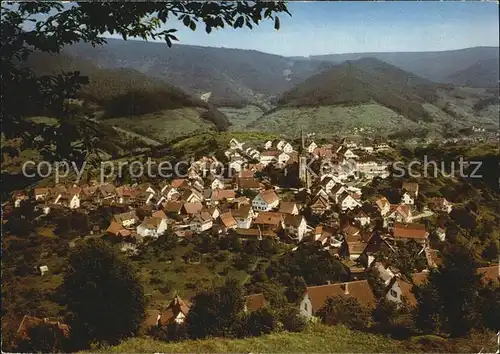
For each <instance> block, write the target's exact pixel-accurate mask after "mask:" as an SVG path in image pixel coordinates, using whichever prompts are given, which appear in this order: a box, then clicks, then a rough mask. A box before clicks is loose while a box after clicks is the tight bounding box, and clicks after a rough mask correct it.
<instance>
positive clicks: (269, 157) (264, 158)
mask: <svg viewBox="0 0 500 354" xmlns="http://www.w3.org/2000/svg"><path fill="white" fill-rule="evenodd" d="M280 154H281V151H279V150H267V151H264V152H262V154H260V160H259V162H260V163H261V164H262V165H264V166H267V165H269V164H270V163H271V162H273V161H277V160H278V156H279V155H280Z"/></svg>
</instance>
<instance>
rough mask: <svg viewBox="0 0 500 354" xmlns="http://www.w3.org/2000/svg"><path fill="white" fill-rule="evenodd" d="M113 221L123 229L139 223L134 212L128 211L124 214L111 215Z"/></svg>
mask: <svg viewBox="0 0 500 354" xmlns="http://www.w3.org/2000/svg"><path fill="white" fill-rule="evenodd" d="M113 220H114V221H116V222H117V223H119V224H120V225H122V226H123V227H130V226H133V225H134V224H135V223H136V222H138V221H139V218H138V217H137V215H136V213H135V211H129V212H126V213H121V214H115V215H113Z"/></svg>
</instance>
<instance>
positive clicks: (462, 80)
mask: <svg viewBox="0 0 500 354" xmlns="http://www.w3.org/2000/svg"><path fill="white" fill-rule="evenodd" d="M499 65H500V62H499V59H498V58H491V59H485V60H481V61H478V62H477V63H475V64H474V65H471V66H469V67H468V68H466V69H464V70H460V71H457V72H456V73H454V74H452V75H449V76H448V77H447V78H446V81H447V82H450V83H453V84H455V85H460V86H472V87H498V80H499V77H498V67H499Z"/></svg>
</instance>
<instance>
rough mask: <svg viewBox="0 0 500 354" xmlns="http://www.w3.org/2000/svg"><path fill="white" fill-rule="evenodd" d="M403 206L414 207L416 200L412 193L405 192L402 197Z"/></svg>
mask: <svg viewBox="0 0 500 354" xmlns="http://www.w3.org/2000/svg"><path fill="white" fill-rule="evenodd" d="M401 204H405V205H413V204H415V199H413V197H412V196H411V195H410V193H408V192H404V194H403V195H402V196H401Z"/></svg>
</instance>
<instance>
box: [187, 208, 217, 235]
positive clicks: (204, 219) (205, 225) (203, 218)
mask: <svg viewBox="0 0 500 354" xmlns="http://www.w3.org/2000/svg"><path fill="white" fill-rule="evenodd" d="M212 226H213V219H212V217H211V216H210V214H209V213H207V212H201V213H199V214H197V215H195V216H194V218H193V221H192V223H191V230H192V231H194V232H203V231H206V230H209V229H211V228H212Z"/></svg>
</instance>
